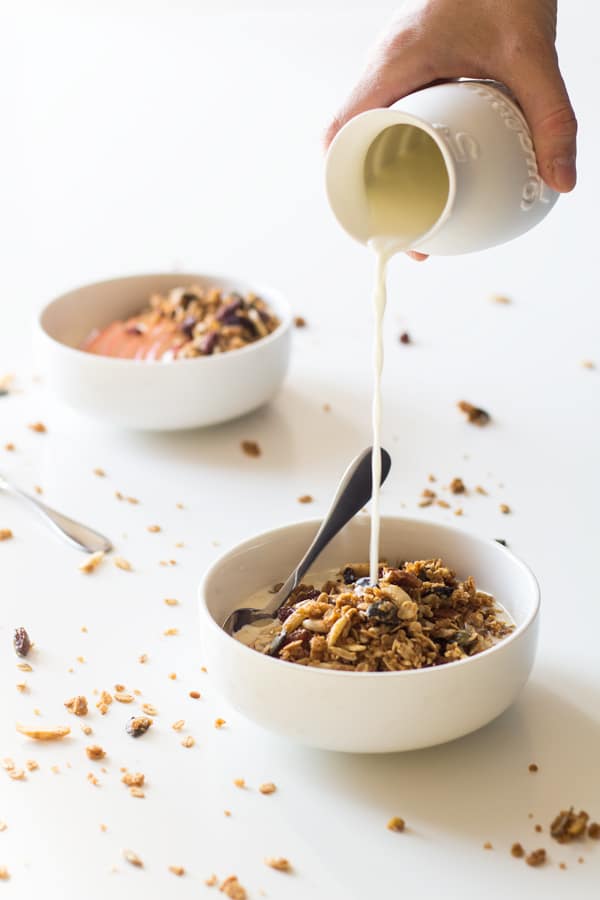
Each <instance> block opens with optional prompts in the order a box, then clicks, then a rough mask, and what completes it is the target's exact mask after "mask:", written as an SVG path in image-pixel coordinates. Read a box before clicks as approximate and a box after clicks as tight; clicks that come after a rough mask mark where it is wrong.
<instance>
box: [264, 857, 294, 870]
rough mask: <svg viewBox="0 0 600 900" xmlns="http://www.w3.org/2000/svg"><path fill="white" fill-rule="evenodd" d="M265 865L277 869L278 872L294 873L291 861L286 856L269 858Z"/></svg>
mask: <svg viewBox="0 0 600 900" xmlns="http://www.w3.org/2000/svg"><path fill="white" fill-rule="evenodd" d="M265 865H267V866H269V867H270V868H271V869H277V871H278V872H291V871H292V865H291V863H290V861H289V859H286V858H285V857H284V856H267V858H266V859H265Z"/></svg>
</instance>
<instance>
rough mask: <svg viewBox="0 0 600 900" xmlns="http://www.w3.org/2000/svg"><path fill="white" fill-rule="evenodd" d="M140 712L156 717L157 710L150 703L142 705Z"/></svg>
mask: <svg viewBox="0 0 600 900" xmlns="http://www.w3.org/2000/svg"><path fill="white" fill-rule="evenodd" d="M142 712H145V713H146V715H147V716H157V715H158V710H157V708H156V707H155V706H153V705H152V703H142Z"/></svg>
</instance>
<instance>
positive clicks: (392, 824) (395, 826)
mask: <svg viewBox="0 0 600 900" xmlns="http://www.w3.org/2000/svg"><path fill="white" fill-rule="evenodd" d="M405 825H406V823H405V821H404V819H401V818H400V816H392V818H391V819H390V820H389V822H388V823H387V826H386V827H387V828H388V829H389V830H390V831H404V827H405Z"/></svg>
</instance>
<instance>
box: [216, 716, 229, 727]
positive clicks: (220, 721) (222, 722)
mask: <svg viewBox="0 0 600 900" xmlns="http://www.w3.org/2000/svg"><path fill="white" fill-rule="evenodd" d="M226 724H227V723H226V722H225V719H221V718H218V719H215V728H222V727H223V725H226Z"/></svg>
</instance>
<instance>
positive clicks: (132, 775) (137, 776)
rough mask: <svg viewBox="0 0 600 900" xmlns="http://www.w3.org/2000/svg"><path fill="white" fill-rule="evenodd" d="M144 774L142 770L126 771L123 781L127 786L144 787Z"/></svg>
mask: <svg viewBox="0 0 600 900" xmlns="http://www.w3.org/2000/svg"><path fill="white" fill-rule="evenodd" d="M144 780H145V778H144V774H143V773H142V772H125V774H124V775H123V777H122V778H121V781H122V782H123V784H126V785H127V787H142V785H143V783H144Z"/></svg>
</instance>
